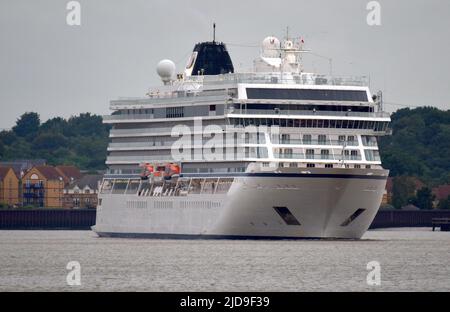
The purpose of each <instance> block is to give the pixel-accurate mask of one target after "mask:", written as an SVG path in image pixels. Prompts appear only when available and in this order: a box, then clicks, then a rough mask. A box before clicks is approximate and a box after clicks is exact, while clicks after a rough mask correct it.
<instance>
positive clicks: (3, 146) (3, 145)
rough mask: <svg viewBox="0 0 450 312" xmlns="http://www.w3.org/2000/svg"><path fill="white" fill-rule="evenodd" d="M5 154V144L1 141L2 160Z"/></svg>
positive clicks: (0, 156) (0, 155)
mask: <svg viewBox="0 0 450 312" xmlns="http://www.w3.org/2000/svg"><path fill="white" fill-rule="evenodd" d="M3 154H5V144H3V142H2V141H0V159H2V158H3Z"/></svg>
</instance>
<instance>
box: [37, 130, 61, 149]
mask: <svg viewBox="0 0 450 312" xmlns="http://www.w3.org/2000/svg"><path fill="white" fill-rule="evenodd" d="M66 145H67V139H66V137H65V136H63V135H62V134H61V133H41V134H39V135H38V136H37V137H36V138H35V139H34V141H33V148H34V149H37V150H52V149H56V148H58V147H65V146H66Z"/></svg>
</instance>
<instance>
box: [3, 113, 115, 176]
mask: <svg viewBox="0 0 450 312" xmlns="http://www.w3.org/2000/svg"><path fill="white" fill-rule="evenodd" d="M109 128H110V127H109V125H105V124H103V123H102V117H101V116H98V115H91V114H90V113H85V114H80V115H79V116H73V117H70V118H68V119H64V118H61V117H55V118H52V119H49V120H47V121H46V122H44V123H41V121H40V117H39V114H37V113H35V112H27V113H25V114H23V115H22V116H20V117H19V118H18V119H17V121H16V124H15V126H14V127H13V128H12V129H11V130H4V131H2V132H0V160H15V159H36V158H41V159H46V160H47V162H48V163H49V164H50V165H60V164H70V165H75V166H77V167H79V168H80V169H84V170H99V169H105V159H106V148H107V145H108V134H109Z"/></svg>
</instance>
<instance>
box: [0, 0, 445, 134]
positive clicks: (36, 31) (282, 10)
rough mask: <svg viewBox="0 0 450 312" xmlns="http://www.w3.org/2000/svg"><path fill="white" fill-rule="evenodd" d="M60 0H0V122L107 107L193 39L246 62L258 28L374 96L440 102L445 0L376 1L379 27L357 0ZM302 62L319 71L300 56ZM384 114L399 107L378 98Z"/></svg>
mask: <svg viewBox="0 0 450 312" xmlns="http://www.w3.org/2000/svg"><path fill="white" fill-rule="evenodd" d="M67 2H68V1H63V0H40V1H33V0H27V1H25V0H0V128H9V127H11V126H12V125H13V124H14V123H15V121H16V119H17V117H18V116H20V115H21V114H22V113H24V112H26V111H35V112H38V113H39V114H40V115H41V119H42V120H43V121H45V120H47V119H48V118H51V117H55V116H63V117H69V116H71V115H75V114H79V113H81V112H92V113H96V114H107V113H108V106H109V100H111V99H115V98H117V97H119V96H143V95H144V94H145V93H146V92H147V89H148V87H150V86H155V85H159V84H160V80H159V78H158V76H157V74H156V72H155V66H156V64H157V63H158V61H159V60H161V59H163V58H169V59H172V60H173V61H175V63H176V64H177V69H179V70H180V71H182V68H183V67H184V66H185V64H186V62H187V59H188V56H189V54H190V52H191V51H192V48H193V46H194V44H195V43H196V42H199V41H203V40H211V37H212V34H211V33H212V31H211V28H212V26H211V25H212V23H213V21H215V22H216V24H217V39H218V40H221V41H224V42H225V43H229V45H228V49H229V51H230V55H231V58H232V60H233V62H234V65H235V68H236V69H245V68H250V67H251V65H252V60H253V58H255V57H256V56H257V55H258V54H259V49H258V48H249V47H241V46H240V45H259V43H260V42H261V41H262V39H264V37H266V36H267V35H274V36H277V37H280V38H282V37H283V36H284V35H285V31H286V26H289V29H290V34H292V35H293V36H294V35H295V36H302V37H304V38H305V41H306V43H305V48H307V49H311V50H313V51H314V52H315V53H317V54H320V55H324V56H327V57H330V58H332V60H333V61H332V64H333V73H334V74H342V75H370V81H371V88H372V91H373V92H375V91H377V90H379V89H381V90H383V92H384V97H385V101H387V102H391V103H399V104H407V105H432V106H436V107H439V108H441V109H450V82H449V81H450V80H449V77H448V76H449V74H450V39H449V38H450V35H449V33H450V1H448V0H384V1H383V0H380V1H379V3H380V4H381V26H368V25H367V22H366V16H367V14H368V11H367V10H366V5H367V3H368V1H366V0H341V1H336V0H314V1H312V0H309V1H304V0H303V1H302V0H292V1H288V0H276V1H261V0H254V1H244V0H239V1H235V0H227V1H220V2H219V1H214V0H201V1H186V0H177V1H169V0H164V1H149V0H127V1H124V0H94V1H93V0H80V1H79V2H80V4H81V26H68V25H67V23H66V15H67V13H68V11H67V10H66V4H67ZM305 65H306V66H305V67H306V68H305V69H306V71H311V72H323V73H327V72H328V71H329V65H328V61H327V60H326V59H322V58H319V57H316V56H307V57H306V60H305ZM386 108H387V109H388V110H389V111H393V110H396V109H397V108H400V107H398V106H392V105H390V106H386Z"/></svg>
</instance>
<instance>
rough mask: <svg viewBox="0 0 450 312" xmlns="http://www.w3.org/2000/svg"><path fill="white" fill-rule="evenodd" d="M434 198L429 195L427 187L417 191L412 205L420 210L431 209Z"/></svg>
mask: <svg viewBox="0 0 450 312" xmlns="http://www.w3.org/2000/svg"><path fill="white" fill-rule="evenodd" d="M434 199H435V196H434V195H433V194H432V193H431V189H429V188H428V187H426V186H425V187H422V188H421V189H420V190H418V191H417V193H416V196H415V198H414V200H413V203H414V205H416V206H417V207H419V208H420V209H427V210H429V209H433V200H434Z"/></svg>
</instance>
